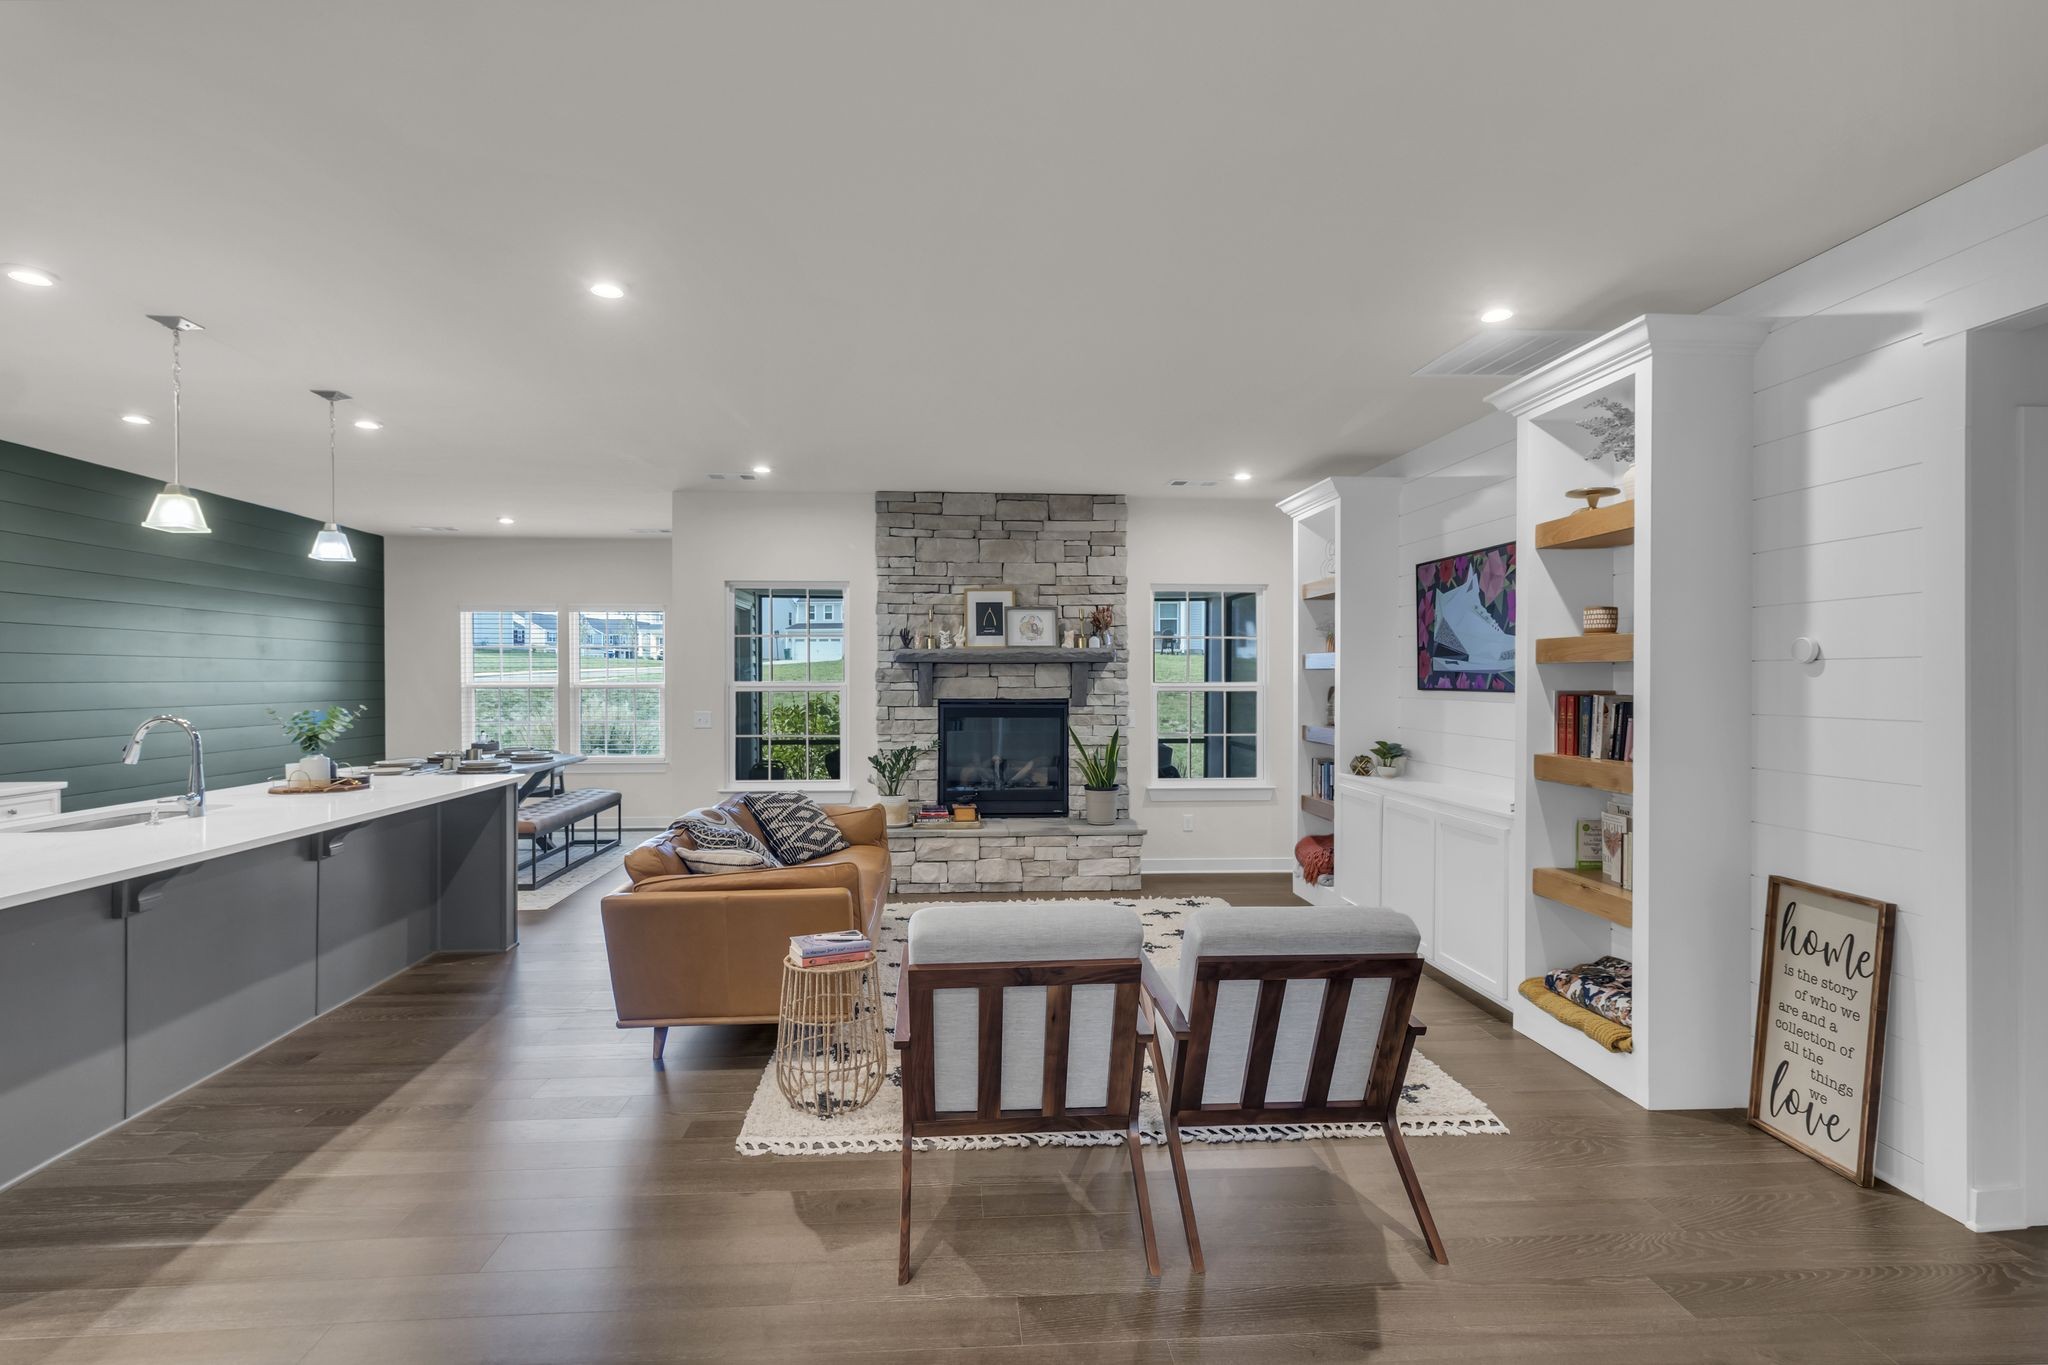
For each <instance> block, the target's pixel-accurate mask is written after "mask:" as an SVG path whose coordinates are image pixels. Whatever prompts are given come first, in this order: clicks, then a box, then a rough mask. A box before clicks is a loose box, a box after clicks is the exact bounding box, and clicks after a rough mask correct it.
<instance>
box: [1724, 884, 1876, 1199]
mask: <svg viewBox="0 0 2048 1365" xmlns="http://www.w3.org/2000/svg"><path fill="white" fill-rule="evenodd" d="M1897 910H1898V907H1897V906H1895V905H1893V904H1891V903H1890V902H1889V901H1877V900H1871V899H1869V898H1868V897H1865V896H1851V895H1847V894H1845V893H1843V892H1840V891H1829V890H1827V889H1826V888H1825V887H1819V886H1810V885H1808V884H1807V883H1805V882H1795V881H1793V880H1792V879H1791V878H1789V877H1773V878H1771V890H1770V907H1769V909H1768V911H1767V912H1766V913H1765V916H1764V961H1763V971H1762V974H1761V975H1760V976H1759V977H1758V989H1757V1000H1756V1059H1755V1063H1754V1065H1753V1066H1752V1068H1751V1071H1750V1077H1749V1121H1750V1122H1751V1123H1752V1124H1754V1125H1755V1126H1756V1127H1758V1128H1761V1129H1763V1130H1764V1131H1765V1132H1766V1133H1769V1134H1770V1135H1771V1136H1772V1137H1775V1138H1777V1139H1778V1140H1779V1141H1781V1142H1784V1143H1787V1144H1788V1145H1790V1146H1792V1147H1796V1148H1798V1149H1799V1150H1800V1151H1802V1152H1804V1153H1806V1154H1807V1155H1808V1156H1810V1157H1812V1158H1813V1159H1814V1160H1815V1161H1818V1162H1820V1163H1821V1164H1822V1165H1824V1166H1828V1167H1831V1168H1832V1169H1834V1170H1836V1171H1838V1172H1840V1173H1841V1174H1843V1175H1845V1176H1847V1177H1849V1179H1851V1180H1853V1181H1855V1182H1856V1183H1857V1184H1859V1185H1869V1184H1870V1183H1871V1181H1872V1178H1873V1177H1872V1175H1871V1166H1872V1161H1873V1158H1874V1155H1875V1153H1876V1150H1877V1087H1878V1078H1879V1074H1880V1071H1881V1068H1882V1066H1883V1062H1884V1015H1885V1003H1886V999H1887V997H1888V995H1889V994H1890V987H1891V976H1892V918H1893V916H1894V915H1895V914H1896V913H1897Z"/></svg>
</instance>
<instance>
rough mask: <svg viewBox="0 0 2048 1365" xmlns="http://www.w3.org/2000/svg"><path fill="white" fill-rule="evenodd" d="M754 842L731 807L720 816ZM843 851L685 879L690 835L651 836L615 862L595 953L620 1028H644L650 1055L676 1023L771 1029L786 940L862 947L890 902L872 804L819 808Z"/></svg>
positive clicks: (885, 842)
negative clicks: (824, 937) (617, 867)
mask: <svg viewBox="0 0 2048 1365" xmlns="http://www.w3.org/2000/svg"><path fill="white" fill-rule="evenodd" d="M720 808H721V809H722V810H724V811H726V812H728V813H730V814H731V815H732V816H733V818H734V819H735V820H737V821H738V822H739V823H741V824H742V825H745V826H747V827H748V828H749V829H751V830H754V831H755V832H757V833H758V831H759V829H760V826H759V825H758V824H757V823H755V821H754V817H753V815H752V813H751V812H749V811H748V810H747V809H746V807H745V805H744V804H743V803H742V802H740V801H739V800H738V799H737V798H735V799H734V800H731V801H727V802H725V803H723V804H722V806H721V807H720ZM825 812H826V814H828V815H830V816H831V817H832V823H833V824H835V825H837V826H839V832H840V833H841V834H843V835H845V836H846V839H847V841H848V843H849V845H850V847H847V848H843V849H841V850H839V852H837V853H828V854H826V855H825V856H824V857H822V858H816V859H813V860H812V861H810V862H808V863H798V864H794V865H792V866H789V867H775V868H763V869H761V870H759V871H749V872H720V873H693V872H691V871H690V870H689V868H688V867H686V866H684V864H683V860H682V858H681V857H680V856H679V854H678V853H677V847H678V842H679V841H680V844H681V846H682V847H684V848H687V847H689V846H690V844H689V836H688V835H686V834H683V833H681V832H680V831H671V832H669V833H665V834H659V835H656V836H655V837H654V838H652V839H649V840H648V841H647V842H646V843H644V844H642V845H640V846H639V847H638V848H636V849H634V850H633V851H632V852H631V853H628V854H627V855H626V873H627V875H628V876H630V877H631V878H632V879H633V881H632V884H631V885H630V886H625V887H621V888H620V889H619V890H617V891H615V892H613V893H612V894H611V895H609V896H606V897H605V898H604V944H605V953H606V955H607V956H608V957H609V958H610V959H611V969H612V999H613V1002H614V1004H615V1005H616V1006H617V1009H618V1015H619V1027H620V1028H651V1029H654V1030H655V1036H654V1055H655V1056H656V1057H657V1058H659V1057H660V1056H661V1052H662V1046H663V1044H664V1043H665V1042H666V1040H667V1037H668V1030H669V1028H670V1027H671V1026H672V1025H676V1024H758V1023H773V1022H774V1021H775V1019H776V1016H777V1014H778V1011H779V1008H780V1004H781V998H782V959H783V957H784V955H785V954H786V953H787V952H788V951H789V940H790V937H791V936H792V935H795V934H814V933H823V932H827V931H829V930H834V929H860V930H863V931H864V932H866V933H867V935H868V936H869V938H873V937H874V935H875V932H876V930H877V929H878V928H879V927H880V924H881V918H882V907H883V906H885V905H887V904H888V901H889V835H888V829H887V826H886V824H885V823H884V821H883V817H882V808H881V807H880V806H826V807H825Z"/></svg>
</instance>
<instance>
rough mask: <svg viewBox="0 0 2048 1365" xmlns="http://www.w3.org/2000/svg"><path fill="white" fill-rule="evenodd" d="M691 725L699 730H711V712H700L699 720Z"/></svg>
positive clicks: (698, 714)
mask: <svg viewBox="0 0 2048 1365" xmlns="http://www.w3.org/2000/svg"><path fill="white" fill-rule="evenodd" d="M690 723H691V724H692V725H694V726H696V727H697V728H698V729H699V730H709V729H710V728H711V713H710V712H709V711H699V712H698V713H697V718H696V719H695V720H693V721H692V722H690Z"/></svg>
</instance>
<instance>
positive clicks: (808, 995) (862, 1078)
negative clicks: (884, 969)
mask: <svg viewBox="0 0 2048 1365" xmlns="http://www.w3.org/2000/svg"><path fill="white" fill-rule="evenodd" d="M888 1047H889V1040H888V1036H887V1034H886V1033H885V1032H884V1030H883V1028H882V974H881V972H880V971H879V970H878V967H877V963H876V961H875V959H874V958H873V957H869V958H868V960H867V961H865V962H835V963H833V964H831V965H829V966H824V967H799V966H797V965H795V964H794V963H793V962H791V961H790V960H789V959H788V958H786V957H785V958H784V959H783V960H782V1013H781V1019H780V1022H779V1023H778V1024H777V1026H776V1030H775V1083H776V1085H777V1086H779V1087H780V1088H781V1090H782V1094H783V1098H785V1099H787V1100H788V1101H789V1104H790V1107H791V1108H792V1109H801V1110H803V1111H804V1112H805V1113H807V1114H815V1115H817V1116H818V1117H819V1118H830V1117H831V1116H832V1115H834V1114H837V1113H841V1112H843V1111H845V1110H849V1109H858V1108H860V1107H861V1106H862V1105H864V1104H866V1103H867V1102H868V1101H869V1100H872V1099H873V1098H874V1097H875V1096H876V1095H877V1094H878V1093H880V1091H881V1089H882V1077H883V1076H884V1075H885V1074H886V1073H887V1070H888Z"/></svg>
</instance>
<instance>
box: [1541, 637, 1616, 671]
mask: <svg viewBox="0 0 2048 1365" xmlns="http://www.w3.org/2000/svg"><path fill="white" fill-rule="evenodd" d="M1635 657H1636V637H1635V636H1634V635H1620V634H1616V633H1615V632H1612V631H1609V632H1608V633H1607V634H1605V635H1552V636H1548V637H1546V638H1544V639H1541V640H1538V641H1537V642H1536V662H1537V663H1539V664H1625V663H1630V662H1633V661H1634V659H1635Z"/></svg>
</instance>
